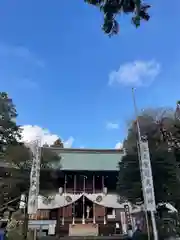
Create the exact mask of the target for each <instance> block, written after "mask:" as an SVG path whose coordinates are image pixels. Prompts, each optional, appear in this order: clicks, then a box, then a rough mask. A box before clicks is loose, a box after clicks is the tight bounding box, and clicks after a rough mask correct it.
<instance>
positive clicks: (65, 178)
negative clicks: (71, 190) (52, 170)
mask: <svg viewBox="0 0 180 240" xmlns="http://www.w3.org/2000/svg"><path fill="white" fill-rule="evenodd" d="M66 183H67V175H66V174H65V176H64V205H65V201H66ZM64 215H65V206H63V217H62V225H64Z"/></svg>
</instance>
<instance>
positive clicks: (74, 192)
mask: <svg viewBox="0 0 180 240" xmlns="http://www.w3.org/2000/svg"><path fill="white" fill-rule="evenodd" d="M73 194H74V199H75V194H76V175H74V191H73ZM75 204H76V201H74V203H73V222H72V224H73V225H74V224H75V211H76V209H75Z"/></svg>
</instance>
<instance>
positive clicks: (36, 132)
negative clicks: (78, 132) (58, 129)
mask: <svg viewBox="0 0 180 240" xmlns="http://www.w3.org/2000/svg"><path fill="white" fill-rule="evenodd" d="M21 128H22V141H23V142H31V141H34V140H36V139H38V138H41V141H42V145H43V144H45V143H46V144H48V145H52V144H53V143H54V142H55V141H56V140H57V139H58V138H59V136H58V135H56V134H52V133H50V131H49V130H47V129H44V128H41V127H39V126H36V125H35V126H32V125H24V126H22V127H21ZM73 142H74V138H73V137H70V138H69V139H68V140H66V141H64V147H65V148H70V147H72V144H73Z"/></svg>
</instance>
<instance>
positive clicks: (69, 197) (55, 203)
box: [38, 193, 82, 209]
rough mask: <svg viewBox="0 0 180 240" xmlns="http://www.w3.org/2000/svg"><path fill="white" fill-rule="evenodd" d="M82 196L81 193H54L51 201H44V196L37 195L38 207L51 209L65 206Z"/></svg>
mask: <svg viewBox="0 0 180 240" xmlns="http://www.w3.org/2000/svg"><path fill="white" fill-rule="evenodd" d="M81 197H82V194H76V195H74V194H68V193H66V194H62V195H60V194H56V195H55V196H54V197H53V198H52V200H51V201H49V202H48V203H45V201H44V197H43V196H39V197H38V209H53V208H60V207H65V206H67V205H69V204H72V203H74V202H76V201H77V200H78V199H80V198H81Z"/></svg>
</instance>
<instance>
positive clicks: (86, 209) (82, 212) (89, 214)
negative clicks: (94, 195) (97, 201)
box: [74, 196, 93, 220]
mask: <svg viewBox="0 0 180 240" xmlns="http://www.w3.org/2000/svg"><path fill="white" fill-rule="evenodd" d="M74 212H75V218H78V219H80V218H81V219H83V216H84V218H85V220H86V219H87V220H88V219H92V218H93V202H92V201H90V200H89V199H88V198H86V197H84V196H82V197H81V198H80V199H78V200H77V201H76V202H75V209H74Z"/></svg>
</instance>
